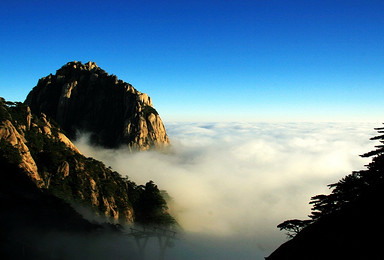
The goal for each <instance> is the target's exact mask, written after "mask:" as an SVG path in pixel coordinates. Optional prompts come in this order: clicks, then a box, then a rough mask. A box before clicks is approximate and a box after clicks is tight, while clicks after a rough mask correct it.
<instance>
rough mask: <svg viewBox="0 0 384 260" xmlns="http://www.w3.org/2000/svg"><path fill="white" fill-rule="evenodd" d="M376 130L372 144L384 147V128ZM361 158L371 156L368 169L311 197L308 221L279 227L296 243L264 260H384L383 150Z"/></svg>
mask: <svg viewBox="0 0 384 260" xmlns="http://www.w3.org/2000/svg"><path fill="white" fill-rule="evenodd" d="M377 130H378V131H379V133H380V134H381V135H379V136H377V137H375V138H372V139H373V140H380V142H381V143H384V135H382V134H383V133H384V128H378V129H377ZM363 156H364V157H372V162H371V163H369V164H368V165H367V169H365V170H362V171H357V172H353V173H352V174H350V175H347V176H345V177H344V178H343V179H341V180H340V181H339V182H338V183H335V184H331V185H329V187H330V188H331V189H332V192H331V193H330V194H329V195H317V196H314V197H313V198H312V201H311V204H313V208H312V214H311V215H310V219H308V220H288V221H285V222H284V223H281V224H280V225H279V226H278V227H279V228H280V229H281V230H286V231H288V235H290V236H291V237H293V238H292V239H291V240H289V241H287V242H286V243H284V244H283V245H281V246H280V247H279V248H278V249H276V250H275V251H274V252H273V253H272V254H271V255H270V256H269V257H267V258H266V259H268V260H276V259H277V260H279V259H383V253H382V250H381V248H382V244H383V242H384V238H383V236H382V234H383V232H384V226H383V215H382V209H381V208H382V204H383V201H384V145H379V146H377V150H374V151H372V152H369V153H367V154H364V155H363Z"/></svg>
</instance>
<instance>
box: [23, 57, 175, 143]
mask: <svg viewBox="0 0 384 260" xmlns="http://www.w3.org/2000/svg"><path fill="white" fill-rule="evenodd" d="M25 103H26V104H27V105H28V106H29V107H30V108H31V110H32V112H33V113H36V114H40V113H44V114H46V115H47V116H49V117H51V118H53V119H54V120H55V121H56V122H58V123H59V125H60V126H61V127H62V128H63V129H64V130H65V131H66V133H67V135H68V136H69V138H70V139H72V140H73V138H76V134H77V132H78V131H84V132H89V133H91V140H92V141H93V143H95V144H98V145H101V146H104V147H109V148H116V147H119V146H121V145H128V146H129V147H130V148H133V149H140V150H147V149H150V148H152V147H155V148H159V147H162V146H164V145H167V144H168V143H169V139H168V136H167V133H166V131H165V127H164V125H163V123H162V121H161V119H160V116H159V114H158V113H157V111H156V110H155V109H154V108H153V105H152V101H151V99H150V97H148V95H147V94H144V93H141V92H139V91H137V90H136V89H135V88H134V87H133V86H132V85H130V84H128V83H125V82H123V81H122V80H118V78H117V77H116V76H115V75H109V74H108V73H106V72H105V71H104V70H102V69H101V68H99V67H98V66H97V65H96V64H95V63H94V62H88V63H86V64H82V63H81V62H76V61H74V62H69V63H67V64H66V65H64V66H63V67H62V68H60V69H59V70H57V72H56V74H55V75H52V74H50V75H48V76H47V77H44V78H42V79H40V80H39V82H38V84H37V86H36V87H34V88H33V90H32V91H31V92H30V93H29V94H28V96H27V99H26V100H25Z"/></svg>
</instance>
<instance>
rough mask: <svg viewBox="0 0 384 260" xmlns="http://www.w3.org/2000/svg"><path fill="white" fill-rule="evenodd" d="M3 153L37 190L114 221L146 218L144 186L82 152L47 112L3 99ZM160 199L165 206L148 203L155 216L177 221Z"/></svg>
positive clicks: (0, 117)
mask: <svg viewBox="0 0 384 260" xmlns="http://www.w3.org/2000/svg"><path fill="white" fill-rule="evenodd" d="M0 157H2V158H3V160H5V161H7V162H8V163H10V164H13V165H17V167H18V168H19V169H21V170H22V171H23V172H25V174H26V175H27V176H28V177H29V179H30V180H32V181H33V182H34V183H35V184H36V186H37V187H38V188H40V189H43V190H47V191H49V192H50V193H51V194H53V195H55V196H57V197H59V198H61V199H63V200H65V201H67V202H69V203H72V204H76V205H82V206H84V207H86V208H89V209H91V210H92V211H93V212H94V213H96V214H97V215H99V216H105V217H106V218H107V219H108V220H110V221H113V222H115V223H125V222H134V221H135V222H146V220H145V219H144V218H142V217H140V216H141V215H142V214H141V211H142V210H141V206H142V205H141V204H142V203H141V202H140V201H142V196H144V195H146V193H145V191H146V187H145V186H137V185H136V184H135V183H133V182H132V181H130V180H128V179H127V178H123V177H121V176H120V175H119V174H118V173H117V172H114V171H112V170H111V169H109V168H107V167H105V165H104V164H103V163H102V162H99V161H97V160H94V159H92V158H86V157H85V156H83V155H82V154H81V153H80V152H79V151H78V149H77V148H76V147H75V146H74V145H73V143H72V142H71V141H70V140H69V139H68V138H67V137H66V136H65V135H64V134H63V133H62V130H61V128H60V127H59V126H58V125H57V123H55V122H53V121H52V120H50V119H49V118H48V117H46V116H45V115H44V114H41V115H40V116H39V117H38V116H35V115H34V114H32V113H31V110H30V109H29V107H28V106H27V105H25V104H22V103H12V102H6V101H5V100H4V99H2V98H0ZM149 184H153V183H152V182H149ZM153 187H155V188H156V190H155V193H156V192H158V193H160V192H159V190H158V189H157V187H156V186H155V185H154V184H153V185H150V188H153ZM155 193H151V194H150V195H151V196H152V195H153V194H154V195H156V194H155ZM146 196H147V195H146ZM161 199H162V198H161ZM161 199H160V201H161V202H162V203H163V204H162V205H161V207H160V208H159V206H158V205H155V204H151V205H146V206H147V207H150V208H151V209H153V210H154V211H152V212H153V215H154V216H152V217H153V218H152V220H153V222H156V221H157V220H161V221H160V222H163V223H166V222H167V221H168V220H170V221H171V222H172V221H173V219H172V217H170V216H169V215H168V214H167V213H166V211H165V209H166V203H165V201H164V200H163V199H162V200H161ZM155 215H156V216H155ZM169 223H170V222H168V224H169Z"/></svg>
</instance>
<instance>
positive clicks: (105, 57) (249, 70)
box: [0, 0, 384, 123]
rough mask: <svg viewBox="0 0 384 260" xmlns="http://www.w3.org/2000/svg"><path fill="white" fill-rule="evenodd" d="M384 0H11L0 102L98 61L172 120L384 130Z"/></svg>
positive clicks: (5, 13) (4, 7) (5, 18)
mask: <svg viewBox="0 0 384 260" xmlns="http://www.w3.org/2000/svg"><path fill="white" fill-rule="evenodd" d="M383 14H384V1H382V0H377V1H374V0H373V1H370V0H365V1H359V0H350V1H342V0H340V1H339V0H333V1H327V0H321V1H320V0H311V1H308V0H301V1H300V0H290V1H286V0H252V1H241V0H237V1H235V0H233V1H227V0H221V1H217V0H212V1H199V0H196V1H184V0H173V1H171V0H169V1H167V0H164V1H160V0H158V1H149V0H148V1H146V0H140V1H139V0H132V1H130V0H126V1H114V0H112V1H96V0H93V1H71V0H68V1H43V0H32V1H12V2H11V1H2V2H1V4H0V17H1V19H0V35H1V41H0V57H1V59H0V96H3V97H5V98H6V99H8V100H14V101H24V99H25V97H26V95H27V94H28V92H29V91H30V89H32V87H33V86H35V85H36V83H37V81H38V79H39V78H41V77H43V76H46V75H48V74H49V73H53V74H54V73H55V71H56V70H57V69H59V68H60V67H61V66H62V65H64V64H65V63H66V62H68V61H72V60H78V61H82V62H87V61H89V60H91V61H95V62H96V63H97V64H98V65H99V66H100V67H102V68H103V69H104V70H106V71H107V72H109V73H111V74H115V75H117V76H118V77H119V78H120V79H122V80H124V81H126V82H129V83H131V84H132V85H133V86H134V87H135V88H136V89H138V90H140V91H142V92H145V93H147V94H149V95H150V96H151V97H152V99H153V103H154V105H155V108H156V109H157V110H158V111H159V113H160V115H161V116H162V118H163V120H164V121H165V122H167V121H180V120H182V121H200V120H206V121H221V120H225V121H237V120H242V121H243V120H246V121H373V122H378V123H381V122H382V121H383V118H384V117H383V111H384V103H383V102H382V97H384V16H383Z"/></svg>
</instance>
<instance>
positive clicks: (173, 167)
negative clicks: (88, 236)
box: [76, 123, 378, 259]
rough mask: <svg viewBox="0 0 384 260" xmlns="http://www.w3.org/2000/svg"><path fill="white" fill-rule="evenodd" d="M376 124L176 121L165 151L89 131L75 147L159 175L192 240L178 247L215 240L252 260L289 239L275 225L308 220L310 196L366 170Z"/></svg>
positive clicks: (145, 177) (137, 176)
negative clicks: (125, 145)
mask: <svg viewBox="0 0 384 260" xmlns="http://www.w3.org/2000/svg"><path fill="white" fill-rule="evenodd" d="M377 126H378V125H374V124H370V123H359V124H358V123H281V124H278V123H210V124H209V123H170V124H167V131H168V135H169V137H170V139H171V141H172V147H171V149H170V151H168V152H166V153H160V152H155V151H149V152H140V153H134V154H129V152H128V150H126V149H119V150H103V149H99V148H94V147H91V146H89V145H88V142H87V138H86V135H83V137H82V138H80V139H79V140H78V142H77V143H76V145H77V146H78V147H79V149H80V150H81V151H82V152H83V153H84V154H85V155H86V156H91V157H94V158H96V159H99V160H102V161H103V162H104V163H105V164H106V165H107V166H111V167H112V168H113V169H114V170H117V171H118V172H119V173H121V174H123V175H128V176H129V177H130V178H131V179H132V180H133V181H135V182H137V183H138V184H144V183H145V182H147V181H149V180H153V181H154V182H155V183H156V184H158V186H159V187H160V189H164V190H167V192H168V193H169V194H170V195H171V196H172V197H173V202H172V203H171V210H172V213H173V214H174V215H175V216H176V217H177V219H178V221H179V223H180V224H181V225H182V226H183V228H184V229H185V230H186V231H187V236H188V234H189V237H190V238H192V237H193V238H194V239H190V240H188V241H189V242H191V243H190V244H188V243H186V244H183V245H182V246H181V247H178V249H177V248H176V249H175V250H174V252H179V251H180V250H181V249H180V248H183V247H184V249H185V250H184V251H183V252H184V253H185V252H188V250H189V251H190V252H194V251H195V250H193V246H203V245H205V246H207V243H206V242H202V241H208V240H209V241H211V242H212V241H216V244H215V245H214V246H213V244H212V246H210V247H209V248H215V247H217V248H221V249H220V250H214V249H212V250H213V251H215V252H219V251H220V252H224V253H225V252H227V253H226V255H227V256H228V259H231V257H230V255H231V254H233V255H234V257H233V259H236V257H235V255H238V254H239V253H235V252H241V253H242V254H244V255H243V257H244V259H246V258H248V257H249V258H251V257H256V258H257V257H262V256H266V255H268V254H269V253H270V252H271V251H272V250H274V249H275V248H276V247H277V246H278V245H279V244H281V243H282V242H284V241H285V235H284V234H283V233H282V232H280V231H279V230H277V228H276V225H278V224H279V223H281V222H282V221H284V220H287V219H292V218H299V219H305V218H307V215H308V214H309V213H310V206H309V205H308V202H309V199H310V197H311V196H314V195H317V194H320V193H328V192H329V190H328V188H327V187H326V185H327V184H330V183H334V182H337V181H338V180H339V179H340V178H341V177H343V176H345V175H346V174H349V173H350V172H351V171H352V170H359V169H362V168H363V166H364V164H366V163H367V162H368V160H367V159H363V158H360V157H359V156H358V155H359V154H363V153H365V152H367V151H370V150H372V149H373V146H374V145H375V143H374V142H372V141H369V138H370V137H372V136H374V135H375V131H374V130H373V128H374V127H377ZM192 241H194V242H192ZM229 241H230V244H231V247H228V243H229ZM247 241H248V242H247ZM249 241H254V242H249ZM208 244H209V243H208ZM188 245H189V249H186V248H187V247H188ZM230 248H232V249H230ZM178 250H179V251H178ZM208 251H209V250H208ZM189 255H191V254H189ZM192 255H193V254H192ZM183 258H186V259H187V257H186V256H185V257H183ZM217 259H219V257H218V258H217Z"/></svg>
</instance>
